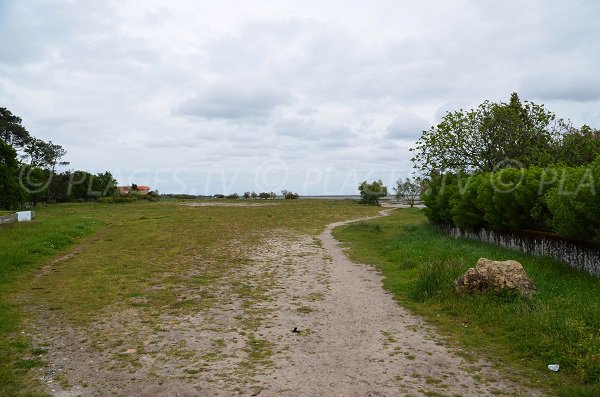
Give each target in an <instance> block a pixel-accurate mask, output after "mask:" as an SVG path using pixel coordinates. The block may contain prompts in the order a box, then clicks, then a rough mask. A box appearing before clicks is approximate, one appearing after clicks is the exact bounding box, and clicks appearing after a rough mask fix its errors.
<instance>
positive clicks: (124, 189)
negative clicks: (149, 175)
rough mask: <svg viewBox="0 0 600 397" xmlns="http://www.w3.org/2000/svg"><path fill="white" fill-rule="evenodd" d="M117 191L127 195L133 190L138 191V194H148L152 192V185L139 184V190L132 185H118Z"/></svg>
mask: <svg viewBox="0 0 600 397" xmlns="http://www.w3.org/2000/svg"><path fill="white" fill-rule="evenodd" d="M117 191H118V192H119V194H122V195H127V194H130V193H131V192H136V193H137V194H148V193H150V186H143V185H138V186H137V190H134V189H132V188H131V186H117Z"/></svg>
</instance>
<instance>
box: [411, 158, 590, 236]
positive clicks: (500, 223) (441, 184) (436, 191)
mask: <svg viewBox="0 0 600 397" xmlns="http://www.w3.org/2000/svg"><path fill="white" fill-rule="evenodd" d="M599 190H600V157H598V158H597V159H596V160H595V161H594V162H593V163H591V164H589V165H588V166H582V167H576V168H574V167H565V166H553V167H548V168H540V167H530V168H526V169H525V168H524V169H513V168H507V169H503V170H500V171H497V172H494V173H480V174H475V175H472V174H466V173H463V174H444V175H441V176H439V177H436V178H434V179H433V180H432V181H431V182H430V184H429V189H428V191H427V192H426V193H425V194H424V196H423V202H424V203H425V204H426V205H427V208H426V209H425V213H426V215H427V217H428V218H429V220H430V221H431V222H434V223H443V224H449V225H454V226H457V227H459V228H461V229H475V230H476V229H480V228H481V227H490V228H492V229H494V230H498V231H513V232H514V231H519V230H539V231H547V232H554V233H558V234H560V235H563V236H565V237H570V238H573V239H577V240H582V241H594V242H600V196H598V194H600V191H599Z"/></svg>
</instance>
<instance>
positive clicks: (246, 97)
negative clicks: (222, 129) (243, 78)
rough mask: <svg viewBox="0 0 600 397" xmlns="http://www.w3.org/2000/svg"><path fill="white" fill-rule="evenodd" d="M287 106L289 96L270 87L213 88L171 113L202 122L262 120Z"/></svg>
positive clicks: (215, 86) (288, 93)
mask: <svg viewBox="0 0 600 397" xmlns="http://www.w3.org/2000/svg"><path fill="white" fill-rule="evenodd" d="M291 102H292V95H291V93H290V92H289V91H287V90H285V89H282V88H280V87H277V86H274V85H264V86H253V87H242V86H232V85H213V86H211V87H210V88H209V89H208V90H207V91H205V92H201V93H198V94H196V95H195V96H193V97H190V98H188V99H186V100H185V101H183V102H182V103H181V104H180V105H179V106H177V108H176V109H175V110H174V112H175V113H176V114H180V115H186V116H193V117H201V118H206V119H226V120H239V119H256V118H259V119H262V118H265V117H267V116H269V115H270V114H271V112H273V110H275V109H276V108H277V107H279V106H283V105H287V104H290V103H291Z"/></svg>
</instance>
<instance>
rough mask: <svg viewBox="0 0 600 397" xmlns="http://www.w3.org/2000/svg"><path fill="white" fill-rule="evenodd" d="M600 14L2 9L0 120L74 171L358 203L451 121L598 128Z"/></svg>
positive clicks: (496, 8)
mask: <svg viewBox="0 0 600 397" xmlns="http://www.w3.org/2000/svg"><path fill="white" fill-rule="evenodd" d="M599 19H600V2H598V1H594V0H590V1H572V0H571V1H560V2H558V1H547V0H544V1H519V2H516V1H494V2H488V1H476V2H475V1H473V2H470V1H426V2H425V1H424V2H417V1H375V0H373V1H369V2H367V1H356V2H353V1H348V0H344V1H323V0H320V1H314V2H313V1H281V0H276V1H223V0H218V1H173V0H171V1H168V2H167V1H149V0H141V1H39V2H37V1H4V0H0V107H6V108H8V109H9V110H11V111H12V112H13V113H15V114H16V115H18V116H20V117H22V118H23V124H24V125H25V126H26V127H27V128H28V130H29V131H30V132H31V133H32V134H33V135H34V136H36V137H38V138H41V139H44V140H52V141H53V142H55V143H58V144H61V145H63V147H64V148H65V149H66V150H67V151H68V154H67V160H69V161H70V162H71V165H70V166H69V167H70V168H74V169H84V170H90V171H93V172H100V171H104V170H109V171H111V172H112V173H113V175H114V176H115V177H116V178H117V179H118V181H119V183H120V184H129V183H131V182H135V183H137V184H144V185H150V186H151V187H152V188H158V189H159V190H160V191H161V192H165V193H166V192H180V193H193V194H214V193H225V194H227V193H231V192H238V193H242V192H244V191H251V190H255V191H257V192H259V191H275V192H277V193H279V191H280V190H281V189H288V190H292V191H297V192H299V193H301V194H355V193H356V192H357V190H356V189H357V186H358V184H359V182H360V181H362V180H364V179H369V180H372V179H379V178H381V179H383V180H384V181H385V182H386V183H387V184H388V185H389V186H390V187H391V186H392V185H393V183H394V181H395V180H396V179H397V178H402V177H407V176H409V175H410V173H411V172H412V169H411V163H410V157H411V155H410V152H409V151H408V148H410V147H411V146H412V145H413V143H414V141H415V140H416V139H417V138H418V137H419V136H420V133H421V130H423V129H426V128H428V127H429V126H431V125H432V124H435V123H436V122H437V121H439V119H440V118H441V117H442V116H443V115H444V113H445V111H447V110H454V109H458V108H461V107H462V108H473V107H476V106H477V105H478V104H479V103H481V102H482V101H483V100H485V99H489V100H492V101H508V100H509V97H510V93H511V92H513V91H516V92H518V93H519V95H520V97H521V99H522V100H531V101H533V102H536V103H543V104H545V105H546V107H547V108H548V109H549V110H551V111H553V112H554V113H556V114H557V115H558V116H559V117H564V118H569V119H571V121H572V122H573V123H574V124H575V125H576V126H580V125H581V124H584V123H585V124H588V125H591V126H592V127H596V128H598V127H600V33H599V31H598V27H597V26H598V20H599Z"/></svg>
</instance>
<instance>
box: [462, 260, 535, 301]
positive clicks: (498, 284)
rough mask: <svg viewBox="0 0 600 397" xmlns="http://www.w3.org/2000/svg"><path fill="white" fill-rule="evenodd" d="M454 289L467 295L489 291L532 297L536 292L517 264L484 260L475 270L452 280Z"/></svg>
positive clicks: (510, 261) (479, 261)
mask: <svg viewBox="0 0 600 397" xmlns="http://www.w3.org/2000/svg"><path fill="white" fill-rule="evenodd" d="M454 287H455V289H456V292H459V293H468V294H474V293H483V292H485V291H487V290H490V289H491V290H492V291H494V292H496V293H500V292H502V291H508V292H514V293H518V294H521V295H532V294H534V293H535V291H536V287H535V285H533V282H532V281H531V279H529V277H528V276H527V273H525V270H524V269H523V266H522V265H521V264H520V263H519V262H517V261H513V260H508V261H493V260H490V259H486V258H480V259H479V260H478V261H477V265H476V266H475V268H470V269H469V270H467V272H466V273H465V274H463V275H462V276H459V277H458V278H457V279H456V280H454Z"/></svg>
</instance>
